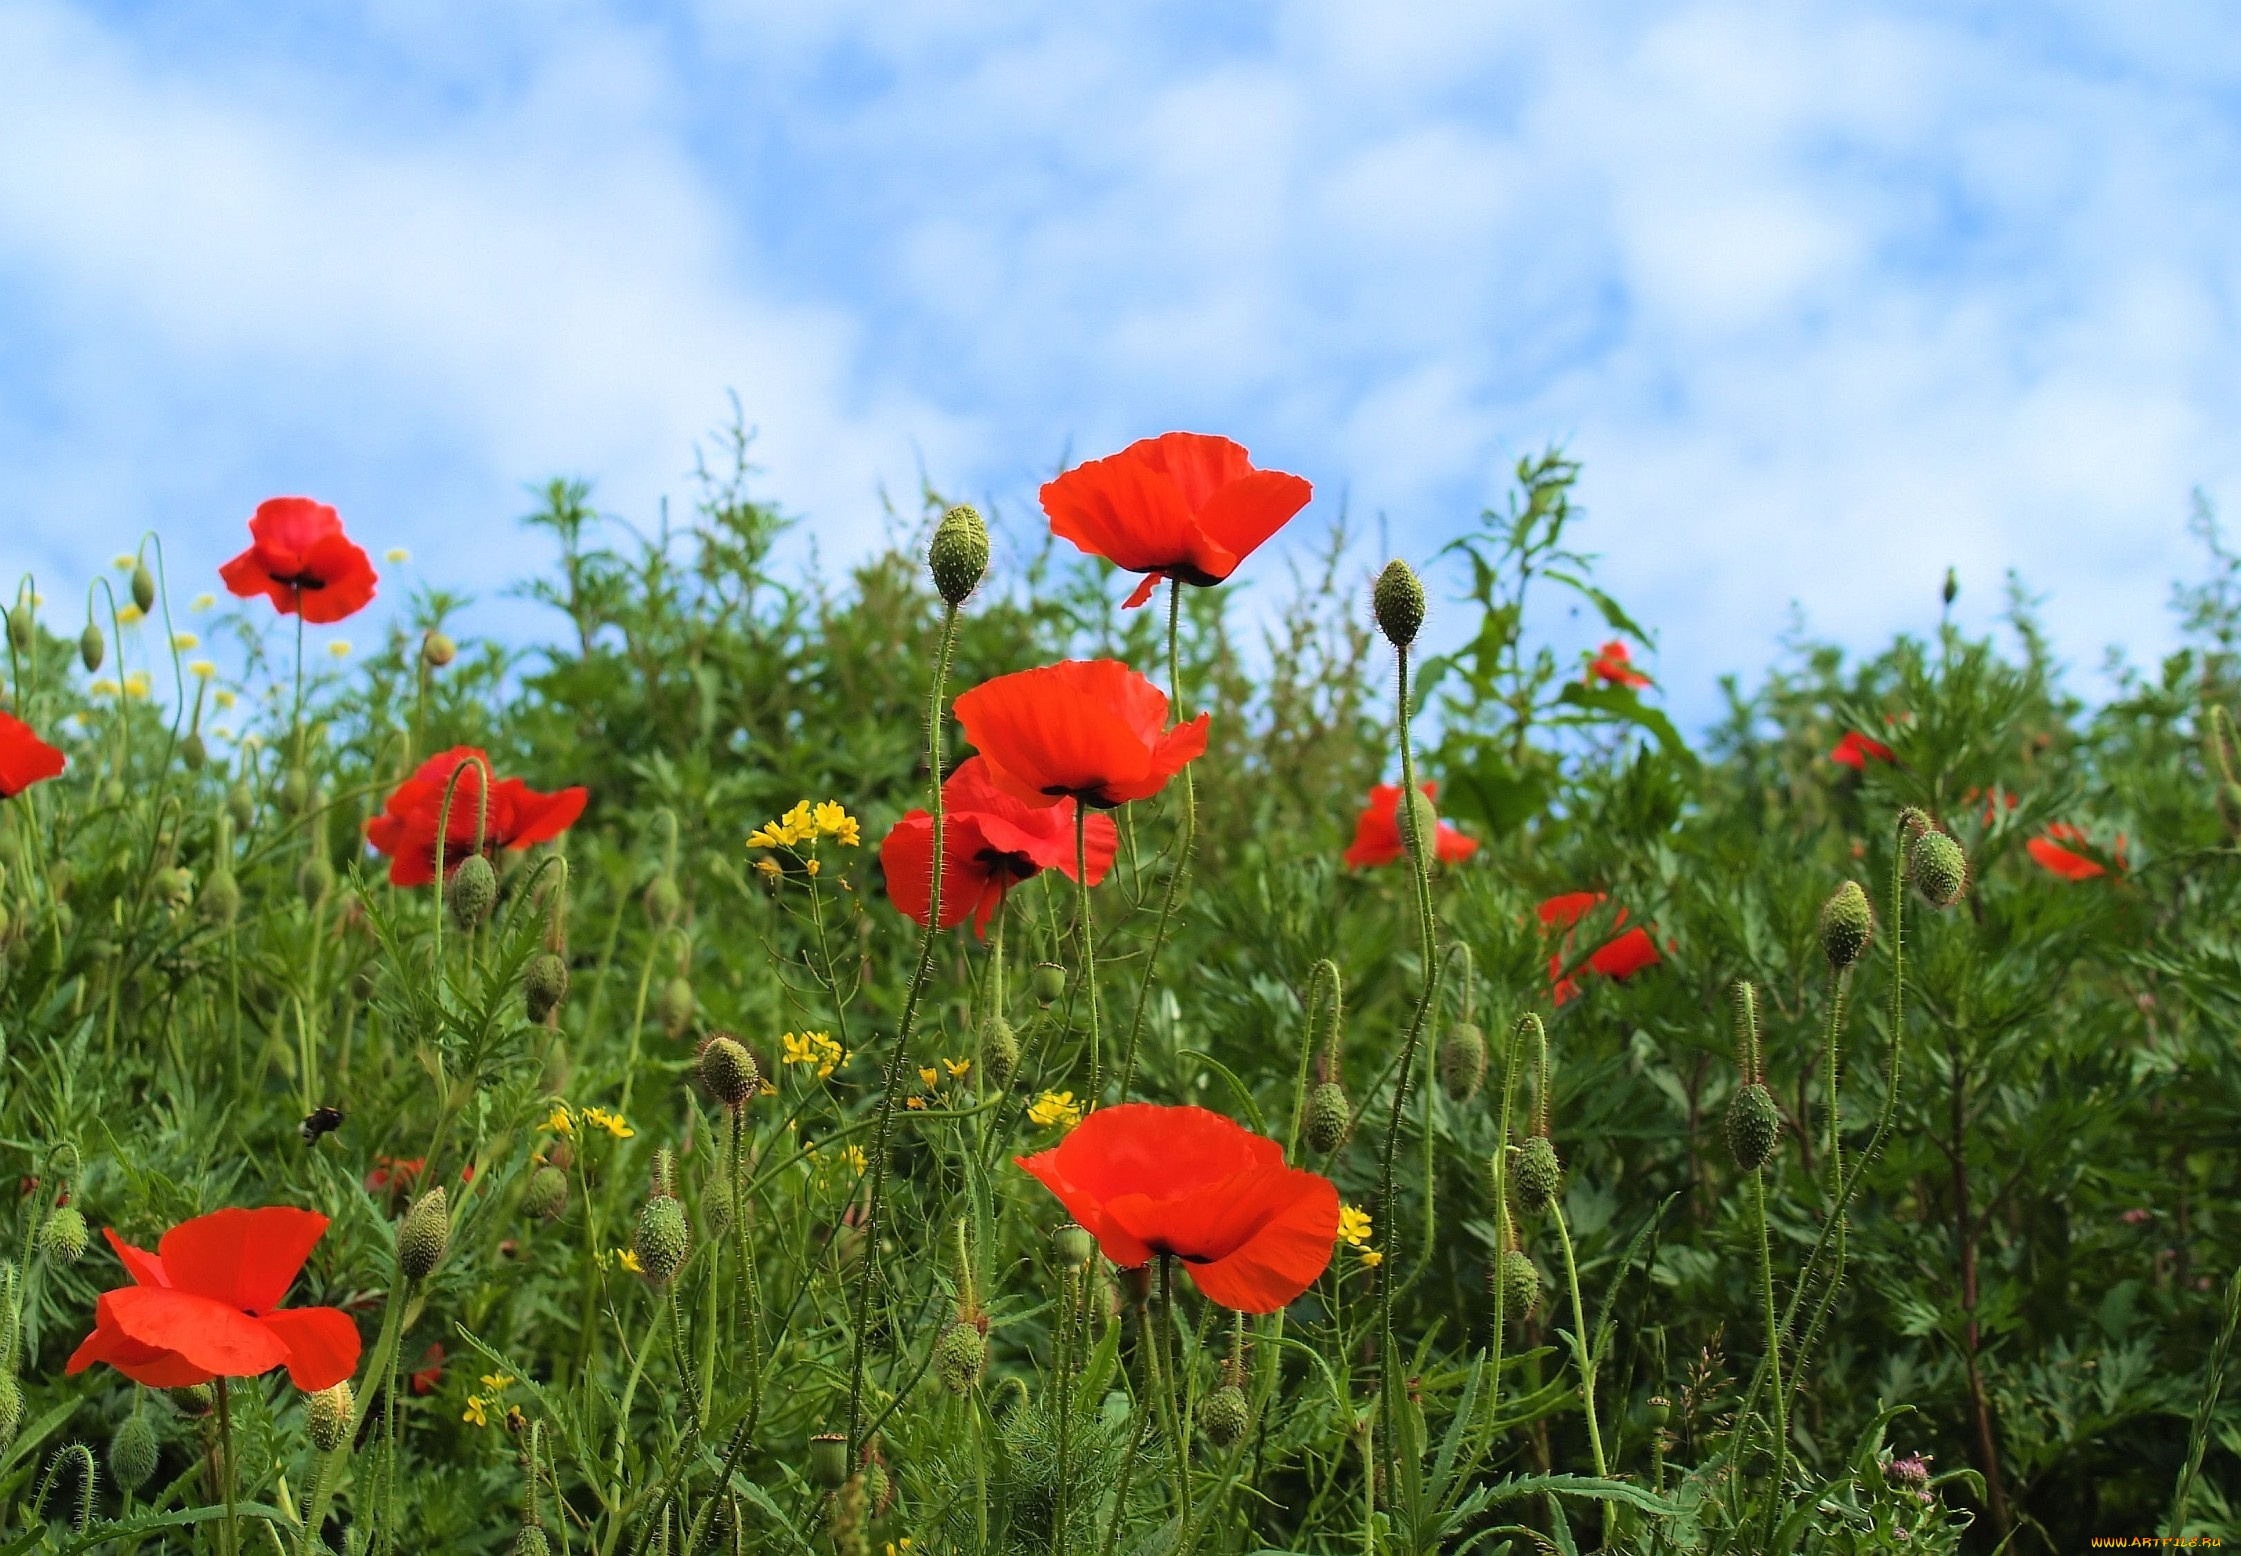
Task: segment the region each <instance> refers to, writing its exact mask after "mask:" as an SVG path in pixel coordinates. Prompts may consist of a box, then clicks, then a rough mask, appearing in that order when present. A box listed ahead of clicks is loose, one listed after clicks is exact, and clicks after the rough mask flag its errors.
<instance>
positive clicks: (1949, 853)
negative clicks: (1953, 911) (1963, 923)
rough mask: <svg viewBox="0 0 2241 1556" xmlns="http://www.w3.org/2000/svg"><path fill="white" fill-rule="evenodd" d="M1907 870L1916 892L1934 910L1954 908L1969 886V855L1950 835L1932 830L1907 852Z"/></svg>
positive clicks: (1924, 834) (1923, 835)
mask: <svg viewBox="0 0 2241 1556" xmlns="http://www.w3.org/2000/svg"><path fill="white" fill-rule="evenodd" d="M1907 870H1908V873H1909V874H1910V875H1911V876H1912V877H1913V880H1914V888H1915V890H1917V891H1919V892H1920V893H1921V894H1922V900H1923V901H1924V902H1927V903H1928V904H1929V905H1930V906H1931V907H1933V908H1950V907H1952V906H1953V904H1954V903H1956V902H1958V901H1960V900H1961V893H1962V891H1963V890H1965V889H1966V888H1967V886H1968V884H1969V856H1968V855H1967V854H1965V853H1963V852H1961V845H1960V844H1959V843H1956V842H1955V841H1954V840H1953V837H1952V835H1951V834H1950V833H1946V832H1939V831H1936V830H1931V831H1928V832H1925V833H1923V834H1922V835H1921V836H1920V837H1918V838H1916V839H1915V840H1914V846H1913V847H1912V848H1911V849H1910V850H1908V852H1907Z"/></svg>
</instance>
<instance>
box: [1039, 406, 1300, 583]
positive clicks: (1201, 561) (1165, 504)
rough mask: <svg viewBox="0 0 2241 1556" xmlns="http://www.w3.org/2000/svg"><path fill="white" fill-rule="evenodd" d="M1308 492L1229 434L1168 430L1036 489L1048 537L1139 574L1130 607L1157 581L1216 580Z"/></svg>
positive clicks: (1287, 516) (1276, 526) (1289, 514)
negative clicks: (1260, 465) (1257, 463)
mask: <svg viewBox="0 0 2241 1556" xmlns="http://www.w3.org/2000/svg"><path fill="white" fill-rule="evenodd" d="M1314 492H1315V489H1314V488H1313V487H1312V486H1310V485H1308V484H1307V482H1305V481H1303V480H1301V479H1300V478H1299V477H1298V476H1296V475H1286V474H1285V473H1284V472H1283V471H1281V470H1255V469H1254V468H1253V461H1252V457H1251V456H1250V455H1248V454H1247V453H1246V452H1245V450H1244V449H1242V448H1240V447H1239V446H1238V445H1236V444H1235V443H1232V442H1231V441H1230V440H1229V439H1227V438H1216V437H1208V436H1206V435H1205V434H1204V433H1198V432H1170V433H1167V434H1165V435H1163V436H1161V437H1156V438H1145V439H1143V440H1141V441H1140V442H1136V443H1131V444H1129V445H1128V447H1126V448H1124V449H1122V450H1121V451H1120V452H1119V453H1117V454H1113V455H1110V456H1108V457H1106V458H1104V459H1093V460H1091V461H1089V462H1088V463H1087V464H1082V465H1076V466H1075V467H1074V468H1073V469H1071V470H1069V471H1067V472H1066V473H1065V474H1064V475H1062V476H1060V477H1059V478H1058V479H1057V480H1055V481H1050V482H1046V483H1045V484H1044V486H1043V493H1042V495H1043V512H1045V513H1046V514H1048V515H1050V528H1051V533H1052V534H1054V535H1058V536H1061V537H1062V538H1064V539H1067V540H1071V541H1072V542H1073V543H1074V544H1075V545H1077V546H1079V547H1081V548H1082V550H1083V551H1085V552H1087V553H1088V554H1089V555H1091V556H1101V557H1103V558H1105V560H1107V561H1108V562H1111V563H1112V564H1113V565H1114V566H1116V567H1119V568H1123V569H1125V570H1126V571H1128V572H1131V573H1142V574H1143V575H1144V580H1143V582H1141V583H1139V584H1138V585H1137V586H1136V592H1135V593H1134V594H1132V595H1130V596H1129V597H1128V600H1127V602H1126V603H1127V605H1128V606H1129V607H1130V608H1133V607H1135V606H1138V605H1141V604H1143V603H1144V602H1145V601H1146V600H1148V599H1150V598H1151V597H1152V590H1153V588H1154V587H1155V586H1156V585H1157V584H1158V583H1159V581H1160V580H1161V579H1162V578H1180V579H1181V580H1182V581H1183V582H1185V583H1189V584H1199V585H1207V584H1218V583H1220V582H1221V581H1222V580H1223V579H1225V578H1227V577H1228V576H1229V575H1230V574H1231V573H1232V572H1234V571H1236V569H1237V564H1238V563H1240V562H1242V561H1244V560H1245V558H1246V557H1247V556H1249V555H1250V554H1251V553H1252V552H1253V550H1254V548H1255V547H1257V546H1259V545H1260V544H1261V542H1262V541H1264V540H1266V539H1268V537H1269V536H1271V535H1273V534H1275V533H1276V532H1277V531H1278V530H1280V529H1282V528H1283V527H1284V525H1285V523H1286V522H1287V521H1288V520H1289V519H1290V518H1291V517H1292V515H1293V514H1295V513H1297V512H1299V511H1300V509H1302V508H1304V507H1306V506H1307V500H1308V498H1309V497H1311V496H1313V495H1314Z"/></svg>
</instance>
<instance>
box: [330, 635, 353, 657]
mask: <svg viewBox="0 0 2241 1556" xmlns="http://www.w3.org/2000/svg"><path fill="white" fill-rule="evenodd" d="M327 652H328V653H330V654H332V655H334V656H335V657H336V658H337V659H348V658H349V657H350V645H349V644H348V643H346V642H344V641H343V640H342V639H341V638H336V639H335V640H334V641H333V642H332V643H329V644H328V645H327Z"/></svg>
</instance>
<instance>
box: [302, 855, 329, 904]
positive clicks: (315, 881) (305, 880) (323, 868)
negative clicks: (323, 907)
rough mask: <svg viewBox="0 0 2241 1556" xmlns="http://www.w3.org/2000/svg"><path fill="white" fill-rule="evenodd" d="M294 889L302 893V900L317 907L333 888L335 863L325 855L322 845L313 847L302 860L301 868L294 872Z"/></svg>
mask: <svg viewBox="0 0 2241 1556" xmlns="http://www.w3.org/2000/svg"><path fill="white" fill-rule="evenodd" d="M296 889H297V890H298V891H300V892H302V893H303V900H304V901H305V902H307V903H309V904H310V905H311V906H313V907H317V906H318V905H319V904H320V902H322V901H323V900H324V899H325V898H326V895H327V893H329V892H331V891H333V890H334V889H335V864H334V861H333V860H332V859H329V858H328V857H327V850H326V849H325V848H324V847H319V848H315V849H314V850H313V852H312V853H311V854H310V855H309V856H308V857H307V858H306V859H305V860H304V862H303V868H302V869H301V870H299V871H298V872H297V873H296Z"/></svg>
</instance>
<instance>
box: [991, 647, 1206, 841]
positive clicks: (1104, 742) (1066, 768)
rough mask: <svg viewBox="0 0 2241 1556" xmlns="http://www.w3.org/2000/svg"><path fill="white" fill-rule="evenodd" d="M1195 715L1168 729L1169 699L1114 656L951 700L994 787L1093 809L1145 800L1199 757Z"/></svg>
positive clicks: (1073, 662)
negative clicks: (1080, 803) (1071, 801)
mask: <svg viewBox="0 0 2241 1556" xmlns="http://www.w3.org/2000/svg"><path fill="white" fill-rule="evenodd" d="M1210 721H1211V715H1209V714H1204V713H1201V714H1200V715H1199V716H1198V717H1197V718H1195V719H1192V720H1191V721H1190V722H1189V723H1187V724H1178V725H1176V726H1175V727H1174V728H1172V729H1170V728H1168V727H1167V695H1166V693H1164V692H1162V691H1161V690H1160V689H1159V688H1158V687H1156V686H1154V685H1153V684H1152V683H1151V682H1149V681H1147V680H1145V679H1144V678H1143V677H1142V676H1141V675H1138V674H1137V673H1136V672H1135V671H1134V670H1131V669H1130V668H1129V667H1128V666H1126V665H1124V664H1122V663H1121V662H1120V661H1119V660H1117V659H1062V660H1060V661H1059V662H1058V663H1057V664H1054V665H1044V666H1042V667H1041V668H1040V669H1036V670H1021V671H1019V672H1017V673H1016V674H1012V675H1000V676H998V677H996V679H995V680H993V681H983V682H981V684H980V685H978V686H976V687H974V688H973V689H972V690H971V691H969V692H967V693H965V694H964V695H963V696H962V697H959V698H958V699H957V722H958V723H959V724H961V725H963V726H964V728H965V738H966V739H967V740H969V741H971V742H972V743H973V745H974V747H975V748H976V749H978V750H979V752H980V754H981V755H982V756H983V757H985V758H987V759H988V777H989V780H990V781H991V782H992V783H994V784H995V785H996V787H997V788H999V789H1002V790H1004V791H1006V792H1007V793H1010V794H1014V795H1017V796H1018V797H1019V798H1020V799H1023V800H1025V801H1026V802H1027V803H1028V804H1030V805H1035V806H1046V807H1047V806H1052V805H1056V804H1057V803H1058V802H1059V801H1060V800H1062V799H1064V798H1066V797H1067V796H1069V795H1071V796H1072V797H1073V798H1075V799H1078V800H1081V801H1083V802H1084V803H1085V804H1089V805H1094V806H1096V807H1097V808H1098V809H1100V810H1109V809H1111V808H1112V807H1113V806H1115V805H1122V804H1126V803H1127V802H1128V801H1130V800H1142V799H1149V798H1150V797H1151V796H1153V795H1155V794H1157V793H1159V791H1160V790H1161V789H1163V788H1165V787H1166V786H1167V780H1168V779H1170V778H1172V777H1174V776H1175V775H1176V774H1177V773H1179V772H1181V771H1182V770H1183V768H1184V766H1185V765H1186V764H1188V763H1190V762H1192V761H1194V760H1196V759H1197V758H1198V757H1199V756H1201V755H1203V754H1204V753H1205V750H1206V726H1207V724H1208V723H1209V722H1210Z"/></svg>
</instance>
